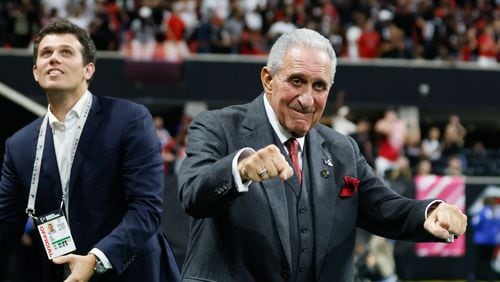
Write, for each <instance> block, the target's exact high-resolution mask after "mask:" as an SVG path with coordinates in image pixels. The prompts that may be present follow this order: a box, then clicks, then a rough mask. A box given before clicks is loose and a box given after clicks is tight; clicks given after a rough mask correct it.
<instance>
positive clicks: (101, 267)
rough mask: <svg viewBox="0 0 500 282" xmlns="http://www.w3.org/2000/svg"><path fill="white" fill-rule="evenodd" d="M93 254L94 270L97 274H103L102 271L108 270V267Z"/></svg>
mask: <svg viewBox="0 0 500 282" xmlns="http://www.w3.org/2000/svg"><path fill="white" fill-rule="evenodd" d="M94 256H95V265H94V271H95V272H96V273H97V274H103V273H104V272H106V271H108V269H107V268H106V267H105V266H104V263H103V262H102V261H101V260H100V259H99V257H98V256H96V255H94Z"/></svg>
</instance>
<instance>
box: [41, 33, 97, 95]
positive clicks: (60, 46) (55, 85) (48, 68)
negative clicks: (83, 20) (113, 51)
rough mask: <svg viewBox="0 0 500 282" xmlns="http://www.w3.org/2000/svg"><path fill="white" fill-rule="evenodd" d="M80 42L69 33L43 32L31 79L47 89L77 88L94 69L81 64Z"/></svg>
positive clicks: (81, 85) (79, 88) (86, 79)
mask: <svg viewBox="0 0 500 282" xmlns="http://www.w3.org/2000/svg"><path fill="white" fill-rule="evenodd" d="M82 50H83V46H82V44H81V43H80V42H79V41H78V39H77V37H76V36H75V35H73V34H69V33H64V34H56V33H54V34H47V35H45V36H44V37H43V38H42V40H41V41H40V44H39V46H38V50H37V54H36V61H35V64H34V66H33V75H34V77H35V80H36V81H37V82H38V83H39V84H40V86H41V87H42V88H43V89H44V90H45V91H47V92H52V93H54V92H61V93H66V92H71V93H73V92H76V93H78V92H81V93H83V91H85V90H86V88H87V86H88V83H87V81H88V80H89V79H90V78H91V77H92V75H93V74H94V71H95V66H94V64H93V63H87V64H84V59H83V55H82Z"/></svg>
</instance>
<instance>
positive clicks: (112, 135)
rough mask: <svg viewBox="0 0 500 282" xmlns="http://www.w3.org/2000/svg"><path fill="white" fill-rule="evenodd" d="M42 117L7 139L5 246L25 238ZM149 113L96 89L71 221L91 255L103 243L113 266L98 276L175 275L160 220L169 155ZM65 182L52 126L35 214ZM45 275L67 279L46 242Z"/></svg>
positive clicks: (1, 224)
mask: <svg viewBox="0 0 500 282" xmlns="http://www.w3.org/2000/svg"><path fill="white" fill-rule="evenodd" d="M41 121H42V118H38V119H37V120H35V121H34V122H32V123H31V124H29V125H27V126H26V127H24V128H23V129H21V130H19V131H18V132H17V133H15V134H14V135H13V136H12V137H11V138H9V139H8V140H7V141H6V145H5V157H4V164H3V168H2V178H1V181H0V250H4V249H6V248H7V246H8V245H9V244H10V243H11V242H12V241H13V240H15V239H17V238H18V237H20V235H21V234H22V232H23V230H24V225H25V222H26V219H27V216H26V213H25V209H26V206H27V199H28V192H29V189H30V179H31V174H32V170H33V162H34V158H35V151H36V150H35V146H36V142H37V137H38V132H39V129H40V124H41ZM160 152H161V151H160V144H159V141H158V138H157V136H156V133H155V130H154V126H153V123H152V119H151V115H150V113H149V112H148V110H147V109H146V108H145V107H144V106H139V105H137V104H134V103H131V102H128V101H125V100H119V99H114V98H109V97H99V96H93V103H92V107H91V110H90V113H89V116H88V118H87V121H86V123H85V127H84V130H83V132H82V136H81V139H80V142H79V145H78V149H77V152H76V155H75V158H74V162H73V166H72V170H71V179H70V186H69V225H70V228H71V232H72V235H73V237H74V240H75V244H76V247H77V250H76V252H75V253H76V254H80V255H85V254H87V253H88V252H89V251H90V250H91V249H92V248H93V247H96V248H98V249H100V250H101V251H102V252H104V254H105V255H106V256H107V257H108V259H109V260H110V261H111V263H112V265H113V268H114V269H113V270H112V271H108V273H107V274H106V275H103V276H100V277H99V276H98V275H94V277H93V281H134V282H136V281H167V280H168V281H176V280H178V269H177V266H176V264H175V260H174V258H173V255H172V253H171V251H170V247H169V245H168V243H167V241H166V238H165V236H164V233H163V230H162V228H161V227H160V215H161V211H162V195H163V194H162V193H163V161H162V158H161V153H160ZM61 193H62V192H61V182H60V177H59V172H58V169H57V162H56V156H55V151H54V145H53V139H52V131H51V129H50V127H47V134H46V138H45V150H44V155H43V160H42V166H41V172H40V179H39V186H38V194H37V197H36V204H35V211H36V215H43V214H45V213H47V212H50V211H53V210H55V209H58V208H59V205H60V202H61ZM40 255H41V257H42V258H43V270H44V281H50V282H54V281H61V279H62V276H61V275H62V267H60V266H55V265H54V264H52V263H51V262H50V261H49V260H48V259H47V256H46V254H45V251H44V250H43V249H42V248H40Z"/></svg>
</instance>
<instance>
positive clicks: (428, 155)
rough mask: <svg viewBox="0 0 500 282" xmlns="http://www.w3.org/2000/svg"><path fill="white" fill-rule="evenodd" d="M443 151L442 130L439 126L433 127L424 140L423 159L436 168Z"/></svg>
mask: <svg viewBox="0 0 500 282" xmlns="http://www.w3.org/2000/svg"><path fill="white" fill-rule="evenodd" d="M442 151H443V143H442V141H441V130H440V129H439V127H437V126H432V127H431V128H429V131H428V133H427V137H425V138H424V139H423V140H422V157H423V158H425V159H428V160H429V161H430V162H431V163H432V166H433V167H435V166H437V165H438V164H439V161H440V160H441V155H442Z"/></svg>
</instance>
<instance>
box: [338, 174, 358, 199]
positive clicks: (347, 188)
mask: <svg viewBox="0 0 500 282" xmlns="http://www.w3.org/2000/svg"><path fill="white" fill-rule="evenodd" d="M358 185H359V179H357V178H354V177H350V176H344V187H342V189H341V190H340V194H339V196H340V197H351V196H352V195H354V193H356V191H358Z"/></svg>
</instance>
